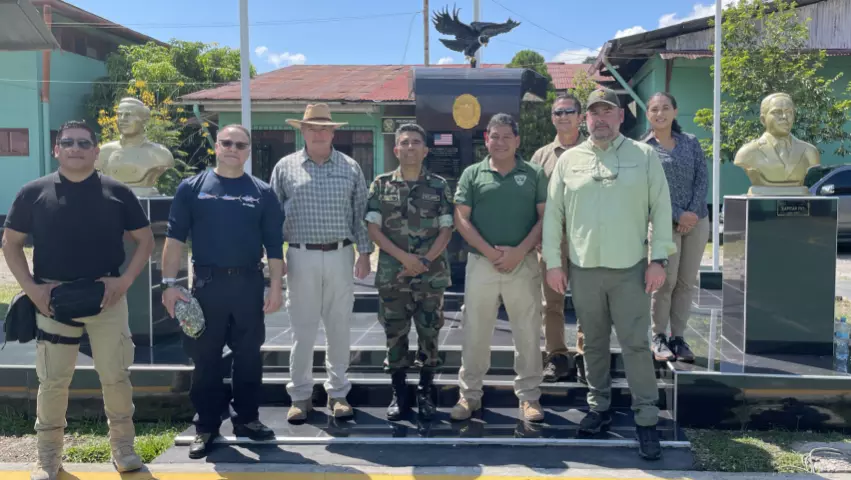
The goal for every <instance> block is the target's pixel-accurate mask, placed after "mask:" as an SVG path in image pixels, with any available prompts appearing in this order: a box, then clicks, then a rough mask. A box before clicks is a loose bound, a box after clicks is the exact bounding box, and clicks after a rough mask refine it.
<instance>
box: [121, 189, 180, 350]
mask: <svg viewBox="0 0 851 480" xmlns="http://www.w3.org/2000/svg"><path fill="white" fill-rule="evenodd" d="M139 201H140V202H141V203H142V208H143V209H144V210H145V213H146V214H147V216H148V219H149V220H150V221H151V229H152V230H153V232H154V251H153V253H152V254H151V258H150V259H149V260H148V263H147V264H146V265H145V268H143V269H142V273H140V274H139V276H138V277H136V281H135V282H133V285H132V286H131V287H130V289H129V290H128V291H127V305H128V309H129V311H130V333H131V334H132V335H133V343H135V344H136V345H137V346H143V345H144V346H150V347H153V346H154V345H155V344H156V343H157V341H158V340H159V339H163V338H167V337H172V336H174V335H177V334H179V333H180V326H179V325H178V324H177V322H176V321H175V320H173V319H171V318H169V315H168V313H167V312H166V310H165V307H163V304H162V289H161V288H160V281H161V280H162V266H161V263H162V254H163V246H164V245H165V234H166V227H167V226H168V213H169V210H170V209H171V201H172V197H164V196H152V197H139ZM135 248H136V243H135V242H134V241H133V240H132V239H130V238H129V237H126V238H125V240H124V253H125V256H126V258H125V260H124V265H122V266H121V271H122V272H123V271H124V270H125V269H126V268H127V265H128V264H129V263H130V260H131V258H132V257H133V252H134V251H135ZM177 280H178V283H179V284H181V285H183V286H185V287H187V288H188V285H189V255H188V252H187V254H186V256H185V257H183V258H182V260H181V264H180V269H179V271H178V274H177Z"/></svg>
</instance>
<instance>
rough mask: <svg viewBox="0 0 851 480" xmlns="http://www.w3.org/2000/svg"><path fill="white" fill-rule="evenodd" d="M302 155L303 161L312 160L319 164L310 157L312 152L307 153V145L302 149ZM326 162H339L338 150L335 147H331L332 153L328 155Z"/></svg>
mask: <svg viewBox="0 0 851 480" xmlns="http://www.w3.org/2000/svg"><path fill="white" fill-rule="evenodd" d="M301 157H302V159H301V163H304V162H307V161H310V162H313V164H315V165H319V164H318V163H316V161H315V160H313V159H312V158H310V154H309V153H307V147H305V148H302V149H301ZM324 163H331V164H334V163H337V150H336V149H335V148H334V147H331V155H329V156H328V160H326V161H325V162H324Z"/></svg>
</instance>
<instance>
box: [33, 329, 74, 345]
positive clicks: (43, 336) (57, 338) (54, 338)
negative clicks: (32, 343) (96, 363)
mask: <svg viewBox="0 0 851 480" xmlns="http://www.w3.org/2000/svg"><path fill="white" fill-rule="evenodd" d="M36 339H37V340H44V341H46V342H50V343H56V344H62V345H77V344H79V343H80V337H64V336H62V335H57V334H55V333H47V332H45V331H44V330H42V329H40V328H39V329H38V331H37V332H36Z"/></svg>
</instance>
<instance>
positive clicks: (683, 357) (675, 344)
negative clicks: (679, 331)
mask: <svg viewBox="0 0 851 480" xmlns="http://www.w3.org/2000/svg"><path fill="white" fill-rule="evenodd" d="M668 347H669V348H670V349H671V351H672V352H673V354H674V355H676V357H677V360H679V361H681V362H686V363H692V362H694V352H692V351H691V349H690V348H689V347H688V343H686V341H685V339H683V337H673V338H671V341H669V342H668Z"/></svg>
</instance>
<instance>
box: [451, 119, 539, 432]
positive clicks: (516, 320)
mask: <svg viewBox="0 0 851 480" xmlns="http://www.w3.org/2000/svg"><path fill="white" fill-rule="evenodd" d="M485 145H486V147H487V149H488V153H489V155H488V156H487V157H485V158H484V159H483V160H482V161H480V162H478V163H474V164H473V165H470V166H469V167H467V168H466V169H465V170H464V172H463V173H462V174H461V178H460V179H459V180H458V187H457V189H456V191H455V224H456V228H457V229H458V232H459V233H460V234H461V236H462V237H464V239H465V240H466V241H467V244H468V245H469V247H470V248H469V253H468V255H467V273H466V278H465V280H464V281H465V284H466V288H465V292H464V303H465V312H464V316H465V317H464V346H463V348H462V352H461V371H460V372H459V375H458V376H459V381H460V384H461V395H460V398H459V400H458V403H457V404H456V405H455V407H453V408H452V412H451V417H452V419H453V420H465V419H467V418H470V416H471V415H472V413H473V412H475V411H477V410H479V409H480V408H481V406H482V383H483V380H484V377H485V374H486V373H487V371H488V369H489V368H490V350H491V338H492V337H493V331H494V327H495V325H496V315H497V310H498V308H499V303H500V297H502V300H503V303H504V305H505V310H506V311H507V312H508V320H509V323H510V325H511V334H512V336H513V337H514V349H515V350H516V352H517V354H516V356H515V357H514V358H515V360H514V371H515V372H516V373H517V377H516V378H515V381H514V393H515V394H516V395H517V398H518V399H519V401H520V412H521V416H522V418H523V419H524V420H527V421H533V422H538V421H541V420H543V418H544V414H543V411H542V410H541V404H540V402H539V398H540V396H541V390H540V385H541V380H542V378H543V366H542V365H541V270H540V267H539V266H538V259H537V252H536V249H535V246H536V245H537V244H538V242H539V241H540V239H541V231H542V228H543V227H542V222H543V216H544V206H545V202H546V195H547V177H546V175H544V171H543V170H542V169H541V167H539V166H537V165H533V164H531V163H529V162H526V161H524V160H523V159H522V158H520V156H519V155H517V153H516V152H517V147H519V146H520V132H519V128H518V126H517V122H516V121H515V120H514V119H513V118H511V116H510V115H506V114H504V113H500V114H497V115H494V116H493V118H491V120H490V122H489V123H488V127H487V133H486V137H485Z"/></svg>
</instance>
